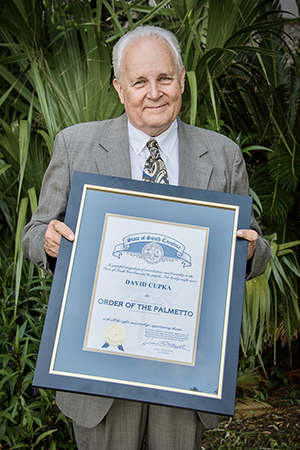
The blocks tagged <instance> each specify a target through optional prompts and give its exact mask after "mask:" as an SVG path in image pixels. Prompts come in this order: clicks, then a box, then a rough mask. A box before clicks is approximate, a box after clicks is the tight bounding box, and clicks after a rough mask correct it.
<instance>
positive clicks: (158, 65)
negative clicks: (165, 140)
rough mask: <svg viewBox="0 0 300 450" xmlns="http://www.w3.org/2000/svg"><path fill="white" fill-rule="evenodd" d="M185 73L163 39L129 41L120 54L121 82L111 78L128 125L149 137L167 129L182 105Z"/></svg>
mask: <svg viewBox="0 0 300 450" xmlns="http://www.w3.org/2000/svg"><path fill="white" fill-rule="evenodd" d="M184 75H185V70H184V69H183V70H182V72H181V74H180V73H179V72H178V67H177V64H176V62H175V56H174V52H173V50H172V48H171V47H170V46H169V44H168V43H167V42H165V41H164V40H162V39H154V38H142V39H140V40H139V41H138V42H136V43H132V44H129V45H128V47H127V48H126V49H125V51H124V54H123V57H122V85H120V84H119V82H118V81H117V80H116V79H114V87H115V89H116V90H117V92H118V94H119V98H120V100H121V103H123V104H124V106H125V111H126V114H127V116H128V119H129V121H130V122H131V124H132V125H133V126H134V127H136V128H138V129H139V130H141V131H143V132H144V133H146V134H147V135H148V136H158V135H159V134H161V133H163V132H164V131H166V130H167V129H168V128H169V126H170V125H171V124H172V122H173V121H174V120H175V119H176V117H177V115H178V113H179V111H180V108H181V95H182V93H183V90H184Z"/></svg>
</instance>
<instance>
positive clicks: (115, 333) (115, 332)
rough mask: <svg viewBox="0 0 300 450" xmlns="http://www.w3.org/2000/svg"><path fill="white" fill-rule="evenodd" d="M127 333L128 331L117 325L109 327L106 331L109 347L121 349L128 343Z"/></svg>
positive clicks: (106, 340) (105, 335)
mask: <svg viewBox="0 0 300 450" xmlns="http://www.w3.org/2000/svg"><path fill="white" fill-rule="evenodd" d="M126 337H127V332H126V329H125V328H124V327H123V326H122V325H119V324H117V323H114V324H112V325H109V326H108V327H107V328H106V330H105V331H104V339H105V342H107V343H108V345H111V346H112V347H119V346H120V345H122V344H124V342H125V341H126Z"/></svg>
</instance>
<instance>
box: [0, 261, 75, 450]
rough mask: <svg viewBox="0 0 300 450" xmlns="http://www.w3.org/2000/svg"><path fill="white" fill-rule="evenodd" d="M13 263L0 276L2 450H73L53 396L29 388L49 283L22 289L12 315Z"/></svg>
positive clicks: (42, 280) (47, 280)
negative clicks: (18, 449)
mask: <svg viewBox="0 0 300 450" xmlns="http://www.w3.org/2000/svg"><path fill="white" fill-rule="evenodd" d="M12 270H13V263H11V264H10V265H8V269H7V270H6V271H1V277H0V282H1V286H2V292H1V299H0V309H1V318H0V348H1V354H0V362H1V369H0V373H1V381H0V395H1V401H0V442H1V446H2V447H1V448H3V449H14V448H24V449H32V450H39V449H40V450H42V449H44V450H46V449H49V450H54V449H74V450H75V448H76V446H75V445H74V444H73V435H72V428H71V424H70V423H69V421H68V420H67V419H66V418H65V417H64V416H63V414H62V413H60V412H59V410H58V408H57V407H56V404H55V395H54V392H52V391H48V390H42V389H40V390H39V389H37V388H33V387H32V379H33V374H34V368H35V363H36V357H37V352H38V348H39V343H40V339H41V333H42V329H43V324H44V318H45V314H46V308H47V301H48V296H49V291H50V286H51V278H50V277H46V278H39V277H37V276H34V277H33V278H32V279H31V280H28V281H27V282H26V284H25V285H22V287H21V294H20V298H19V303H18V309H17V315H15V292H14V290H12V289H11V282H12Z"/></svg>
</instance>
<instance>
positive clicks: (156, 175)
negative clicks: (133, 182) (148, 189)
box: [143, 138, 169, 184]
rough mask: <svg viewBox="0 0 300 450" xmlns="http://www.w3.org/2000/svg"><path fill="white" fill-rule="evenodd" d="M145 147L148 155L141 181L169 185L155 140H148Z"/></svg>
mask: <svg viewBox="0 0 300 450" xmlns="http://www.w3.org/2000/svg"><path fill="white" fill-rule="evenodd" d="M146 145H147V147H148V149H149V151H150V155H149V156H148V158H147V161H146V162H145V166H144V171H143V180H144V181H151V182H152V183H162V184H169V180H168V173H167V169H166V166H165V163H164V162H163V159H162V157H161V156H160V153H159V148H158V143H157V141H156V139H153V138H150V139H149V141H148V142H147V144H146Z"/></svg>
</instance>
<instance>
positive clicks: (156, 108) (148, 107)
mask: <svg viewBox="0 0 300 450" xmlns="http://www.w3.org/2000/svg"><path fill="white" fill-rule="evenodd" d="M166 106H167V103H164V104H163V105H157V106H146V107H145V109H149V110H151V111H160V110H162V109H164V108H165V107H166Z"/></svg>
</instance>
